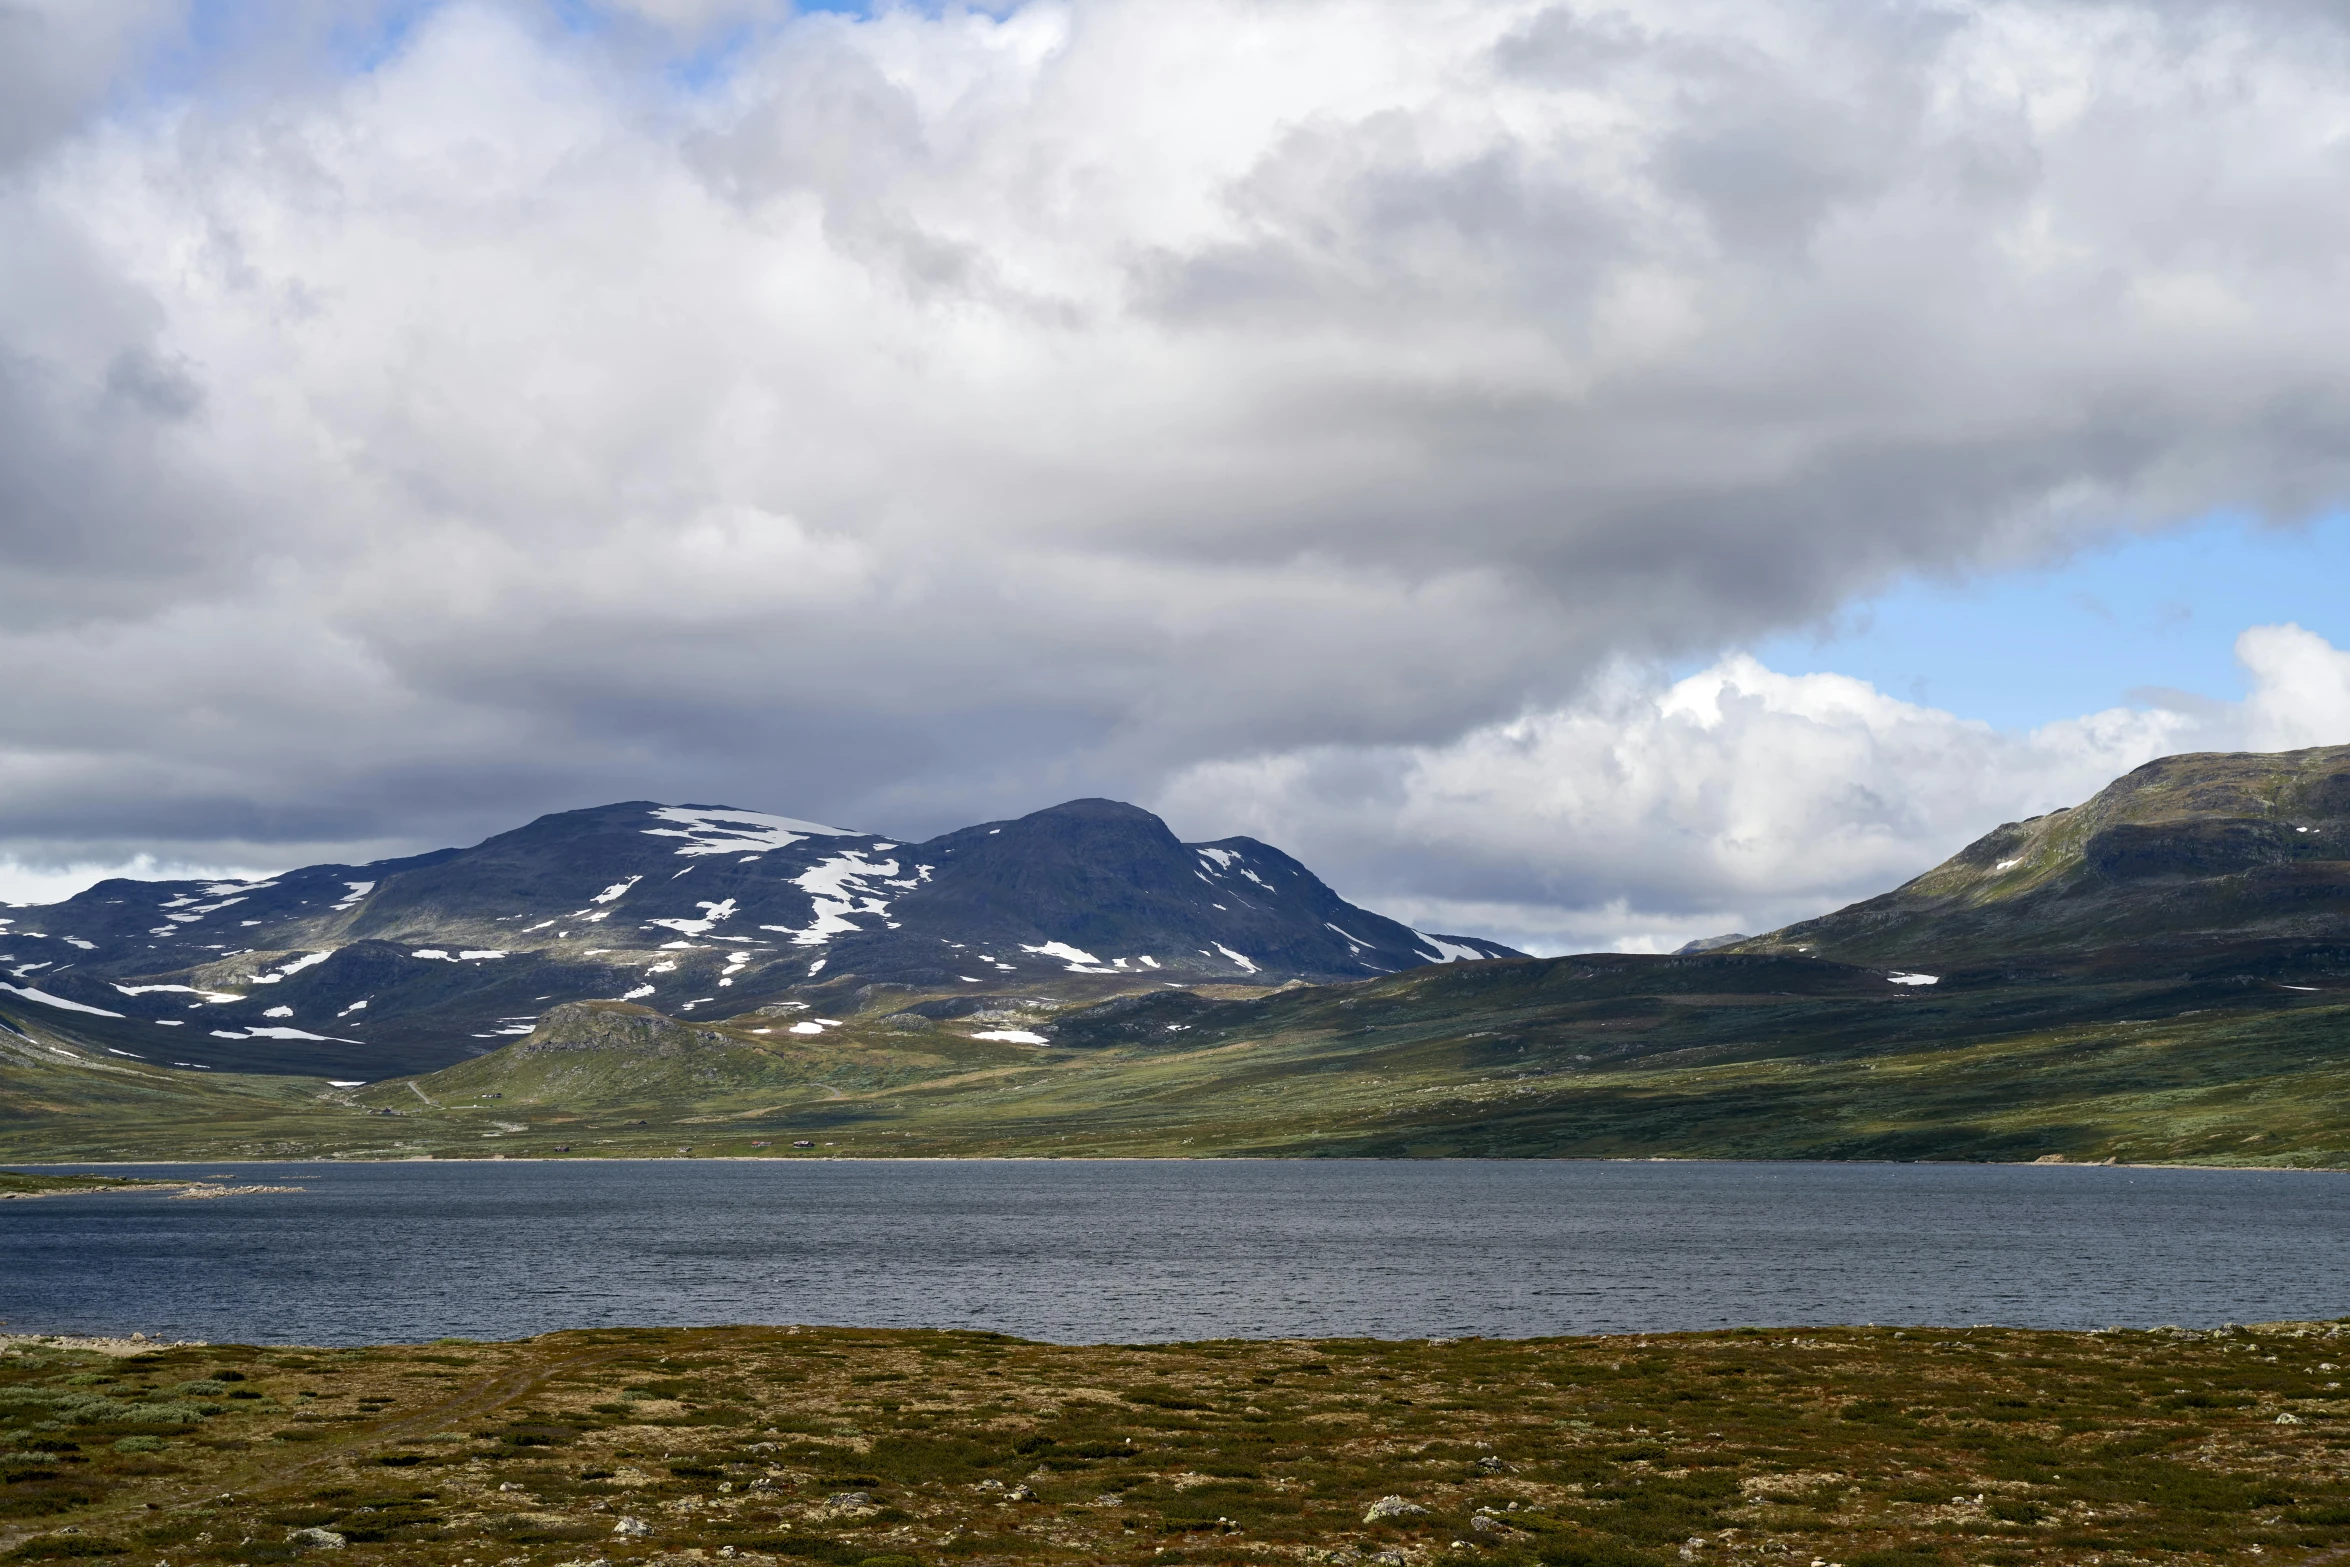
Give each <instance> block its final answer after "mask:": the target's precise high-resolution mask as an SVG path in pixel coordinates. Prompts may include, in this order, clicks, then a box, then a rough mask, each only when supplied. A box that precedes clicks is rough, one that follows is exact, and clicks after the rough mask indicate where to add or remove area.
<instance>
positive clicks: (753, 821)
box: [644, 805, 864, 854]
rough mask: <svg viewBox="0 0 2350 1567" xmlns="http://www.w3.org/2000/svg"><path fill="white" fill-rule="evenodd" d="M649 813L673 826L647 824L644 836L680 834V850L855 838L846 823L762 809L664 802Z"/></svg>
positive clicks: (735, 849)
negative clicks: (839, 824) (801, 818)
mask: <svg viewBox="0 0 2350 1567" xmlns="http://www.w3.org/2000/svg"><path fill="white" fill-rule="evenodd" d="M653 814H654V815H655V816H657V817H659V818H660V819H661V820H662V821H665V822H677V823H679V824H680V825H678V826H676V827H647V828H645V829H644V832H645V834H646V836H648V837H653V838H683V839H685V840H686V843H685V846H684V847H683V848H680V849H679V850H678V851H677V852H678V853H680V854H739V853H741V852H743V851H744V850H746V849H785V848H789V847H790V846H791V845H793V844H795V843H798V842H799V841H800V840H801V839H803V838H814V837H822V838H858V837H862V836H864V835H863V834H862V833H856V832H851V831H850V830H849V829H848V828H846V827H827V826H825V825H823V824H822V823H821V822H803V821H799V820H797V819H795V818H793V817H789V816H769V815H767V814H766V813H765V812H762V811H728V810H718V809H713V808H711V807H708V806H695V805H664V806H661V807H660V808H659V809H657V810H655V811H654V812H653Z"/></svg>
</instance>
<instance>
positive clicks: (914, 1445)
mask: <svg viewBox="0 0 2350 1567" xmlns="http://www.w3.org/2000/svg"><path fill="white" fill-rule="evenodd" d="M107 1348H108V1349H109V1350H110V1353H104V1354H101V1353H94V1352H91V1351H89V1350H84V1349H77V1348H75V1347H73V1346H72V1345H71V1344H65V1343H54V1342H44V1341H37V1340H22V1339H20V1340H15V1341H11V1342H9V1343H8V1344H7V1346H6V1350H5V1353H0V1560H6V1561H75V1560H78V1561H118V1562H122V1563H124V1564H126V1567H128V1564H131V1563H139V1564H142V1567H143V1564H145V1563H148V1562H155V1561H162V1562H171V1563H183V1562H184V1563H211V1562H222V1563H229V1562H243V1563H258V1562H269V1561H284V1560H291V1559H293V1558H295V1557H297V1556H300V1555H303V1554H306V1553H308V1552H312V1551H320V1550H335V1551H338V1552H339V1554H338V1555H337V1557H336V1559H337V1560H342V1561H347V1562H353V1563H357V1562H385V1563H401V1564H408V1563H419V1564H424V1563H431V1564H439V1563H447V1564H452V1567H461V1564H465V1563H473V1564H497V1567H541V1564H545V1567H553V1564H556V1563H564V1562H591V1561H607V1562H612V1563H655V1562H658V1563H664V1564H683V1563H685V1562H689V1561H696V1562H707V1561H712V1560H733V1561H742V1562H757V1563H767V1562H778V1563H806V1562H813V1563H826V1564H861V1567H918V1564H919V1567H928V1564H946V1563H951V1562H968V1563H973V1564H984V1563H991V1562H1001V1563H1026V1562H1037V1563H1070V1564H1076V1563H1132V1564H1136V1567H1141V1564H1145V1563H1149V1564H1160V1567H1171V1564H1178V1563H1235V1564H1238V1563H1279V1562H1318V1561H1344V1562H1361V1563H1370V1562H1376V1563H1381V1564H1386V1567H1395V1564H1435V1563H1462V1564H1466V1563H1471V1562H1474V1563H1490V1564H1495V1567H1536V1564H1550V1567H1668V1564H1677V1563H1680V1562H1690V1561H1694V1562H1717V1563H1763V1564H1771V1567H1777V1564H1781V1563H1788V1562H1792V1563H1796V1564H1799V1567H1808V1564H1810V1563H1813V1562H1819V1563H1822V1564H1829V1567H1929V1564H1949V1567H1961V1564H1968V1567H2027V1564H2038V1563H2052V1564H2053V1563H2079V1564H2091V1563H2170V1562H2178V1563H2188V1562H2196V1563H2200V1562H2215V1561H2239V1562H2262V1561H2265V1562H2300V1561H2308V1560H2321V1559H2331V1556H2332V1555H2334V1554H2336V1553H2339V1552H2341V1551H2342V1550H2343V1548H2344V1547H2346V1546H2350V1424H2345V1417H2350V1400H2346V1399H2344V1397H2343V1396H2342V1391H2341V1389H2342V1382H2343V1380H2344V1379H2345V1378H2346V1377H2350V1372H2344V1371H2342V1370H2341V1369H2340V1368H2339V1367H2338V1366H2337V1365H2336V1364H2335V1362H2334V1360H2333V1358H2332V1357H2335V1356H2341V1357H2343V1358H2344V1359H2345V1360H2350V1329H2346V1328H2345V1327H2343V1326H2342V1325H2340V1324H2277V1325H2270V1326H2266V1327H2260V1328H2252V1329H2237V1330H2230V1331H2227V1332H2223V1333H2219V1334H2213V1335H2208V1336H2207V1335H2202V1334H2194V1333H2180V1332H2177V1331H2176V1330H2172V1331H2168V1332H2165V1331H2156V1332H2120V1331H2114V1332H2108V1333H2100V1334H2062V1333H2026V1332H2013V1331H2003V1330H1988V1329H1974V1330H1955V1329H1953V1330H1923V1331H1920V1330H1912V1331H1909V1332H1906V1333H1903V1332H1896V1331H1893V1330H1890V1329H1830V1330H1804V1331H1800V1332H1790V1331H1786V1330H1745V1331H1739V1332H1731V1333H1713V1334H1694V1335H1674V1336H1644V1337H1611V1338H1584V1339H1547V1340H1527V1341H1507V1340H1462V1341H1457V1342H1445V1341H1429V1342H1403V1343H1386V1342H1375V1341H1367V1340H1330V1341H1314V1342H1309V1341H1304V1340H1285V1341H1280V1342H1271V1343H1260V1342H1240V1341H1232V1342H1214V1343H1203V1344H1183V1345H1159V1346H1148V1345H1146V1346H1123V1347H1117V1346H1112V1347H1060V1346H1051V1345H1043V1344H1033V1343H1025V1342H1021V1341H1017V1340H1012V1339H1007V1338H1003V1337H1000V1336H996V1335H992V1334H986V1333H969V1332H952V1333H949V1332H878V1331H856V1330H843V1329H805V1330H803V1329H795V1328H732V1329H706V1330H691V1329H674V1330H653V1329H647V1330H633V1331H599V1332H578V1333H558V1334H550V1335H546V1336H544V1337H541V1338H537V1339H531V1340H527V1341H524V1342H520V1343H505V1344H491V1343H471V1342H460V1341H443V1342H441V1343H437V1344H433V1345H427V1346H420V1347H396V1346H395V1347H373V1348H362V1349H299V1348H267V1349H255V1348H249V1347H238V1346H224V1347H211V1348H204V1347H192V1346H170V1347H163V1348H150V1349H143V1350H142V1349H137V1348H135V1347H133V1346H125V1345H122V1344H120V1343H119V1342H117V1343H114V1344H111V1345H109V1346H107ZM2313 1552H2314V1553H2318V1554H2316V1555H2312V1554H2311V1553H2313Z"/></svg>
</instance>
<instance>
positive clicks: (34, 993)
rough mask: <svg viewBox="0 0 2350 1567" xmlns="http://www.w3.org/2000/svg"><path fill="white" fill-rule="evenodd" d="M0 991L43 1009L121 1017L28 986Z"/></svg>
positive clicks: (117, 1014) (6, 986) (4, 987)
mask: <svg viewBox="0 0 2350 1567" xmlns="http://www.w3.org/2000/svg"><path fill="white" fill-rule="evenodd" d="M44 966H45V965H44ZM0 990H5V991H9V992H11V993H13V994H15V995H19V996H22V997H24V998H25V1000H27V1001H38V1002H39V1003H41V1005H43V1006H45V1007H61V1008H63V1009H64V1010H65V1011H68V1012H88V1013H90V1014H92V1015H93V1016H96V1017H120V1016H122V1014H121V1013H120V1012H109V1011H107V1010H106V1009H105V1008H104V1007H86V1006H83V1005H82V1004H81V1003H80V1002H78V1001H68V1000H66V999H65V998H64V997H63V996H52V995H51V994H49V992H47V991H46V990H35V989H34V988H33V987H32V986H30V985H5V984H0Z"/></svg>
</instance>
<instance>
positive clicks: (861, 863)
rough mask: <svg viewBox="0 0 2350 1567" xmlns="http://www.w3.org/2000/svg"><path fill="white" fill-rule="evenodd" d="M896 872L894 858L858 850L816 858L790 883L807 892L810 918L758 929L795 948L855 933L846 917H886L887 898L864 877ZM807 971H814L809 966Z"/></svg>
mask: <svg viewBox="0 0 2350 1567" xmlns="http://www.w3.org/2000/svg"><path fill="white" fill-rule="evenodd" d="M844 836H845V835H844ZM897 873H898V862H897V861H895V860H868V859H867V858H865V855H864V852H863V851H862V850H858V849H851V850H849V851H848V852H847V853H845V854H836V855H834V856H833V857H832V858H831V859H828V860H819V861H818V862H817V863H816V864H815V865H814V866H813V867H811V868H810V869H808V870H805V871H802V872H801V873H800V874H799V875H797V876H795V877H793V878H792V885H793V886H795V887H797V888H799V889H800V890H801V891H802V892H805V893H806V894H807V895H808V898H809V902H810V903H811V904H812V905H813V910H812V912H813V915H814V917H813V918H812V919H810V920H809V922H808V923H807V924H806V925H805V926H801V927H796V928H795V927H793V926H790V925H762V926H760V927H759V928H760V929H761V930H772V931H775V932H777V933H779V934H781V935H786V936H789V937H791V939H792V945H793V946H795V947H821V946H823V945H824V944H825V943H826V942H828V941H830V940H831V939H832V938H833V937H835V936H854V935H857V934H859V933H860V931H861V930H862V927H861V926H859V925H858V924H857V923H856V922H855V921H853V920H851V919H849V918H848V917H847V916H849V915H851V914H873V915H879V916H881V917H883V918H887V917H888V915H889V902H888V900H887V899H885V898H883V897H881V896H880V895H879V894H878V893H876V892H875V891H874V890H873V888H872V887H871V886H869V885H867V882H868V880H873V881H881V880H884V879H886V878H888V877H891V876H895V875H896V874H897ZM808 972H809V973H811V974H813V973H815V972H816V971H815V970H814V969H812V968H811V969H810V970H809V971H808Z"/></svg>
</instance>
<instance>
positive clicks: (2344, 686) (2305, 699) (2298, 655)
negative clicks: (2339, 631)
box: [2236, 625, 2350, 751]
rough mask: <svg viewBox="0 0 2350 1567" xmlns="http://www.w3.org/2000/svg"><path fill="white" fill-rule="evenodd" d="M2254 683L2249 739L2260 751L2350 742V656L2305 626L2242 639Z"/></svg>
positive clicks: (2241, 651) (2248, 706) (2241, 657)
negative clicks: (2305, 628)
mask: <svg viewBox="0 0 2350 1567" xmlns="http://www.w3.org/2000/svg"><path fill="white" fill-rule="evenodd" d="M2236 658H2237V660H2238V661H2239V662H2240V663H2242V664H2243V666H2244V667H2245V669H2246V670H2248V671H2249V672H2250V673H2251V675H2252V679H2253V689H2252V695H2251V698H2250V699H2249V700H2248V701H2247V702H2246V703H2245V718H2246V722H2245V724H2244V726H2243V727H2244V733H2245V736H2246V740H2247V743H2248V744H2249V745H2250V747H2251V748H2252V749H2254V750H2259V751H2291V750H2297V749H2299V748H2300V747H2302V746H2311V745H2341V744H2344V743H2345V742H2350V653H2346V652H2343V651H2341V650H2339V649H2337V648H2336V647H2334V646H2333V644H2332V643H2330V642H2328V641H2326V639H2325V638H2323V637H2321V636H2319V635H2317V634H2316V633H2315V632H2311V631H2304V630H2302V629H2301V628H2300V627H2299V626H2290V625H2288V626H2254V627H2253V628H2252V629H2251V630H2249V631H2247V632H2245V633H2244V634H2243V635H2242V636H2240V637H2238V638H2237V639H2236Z"/></svg>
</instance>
